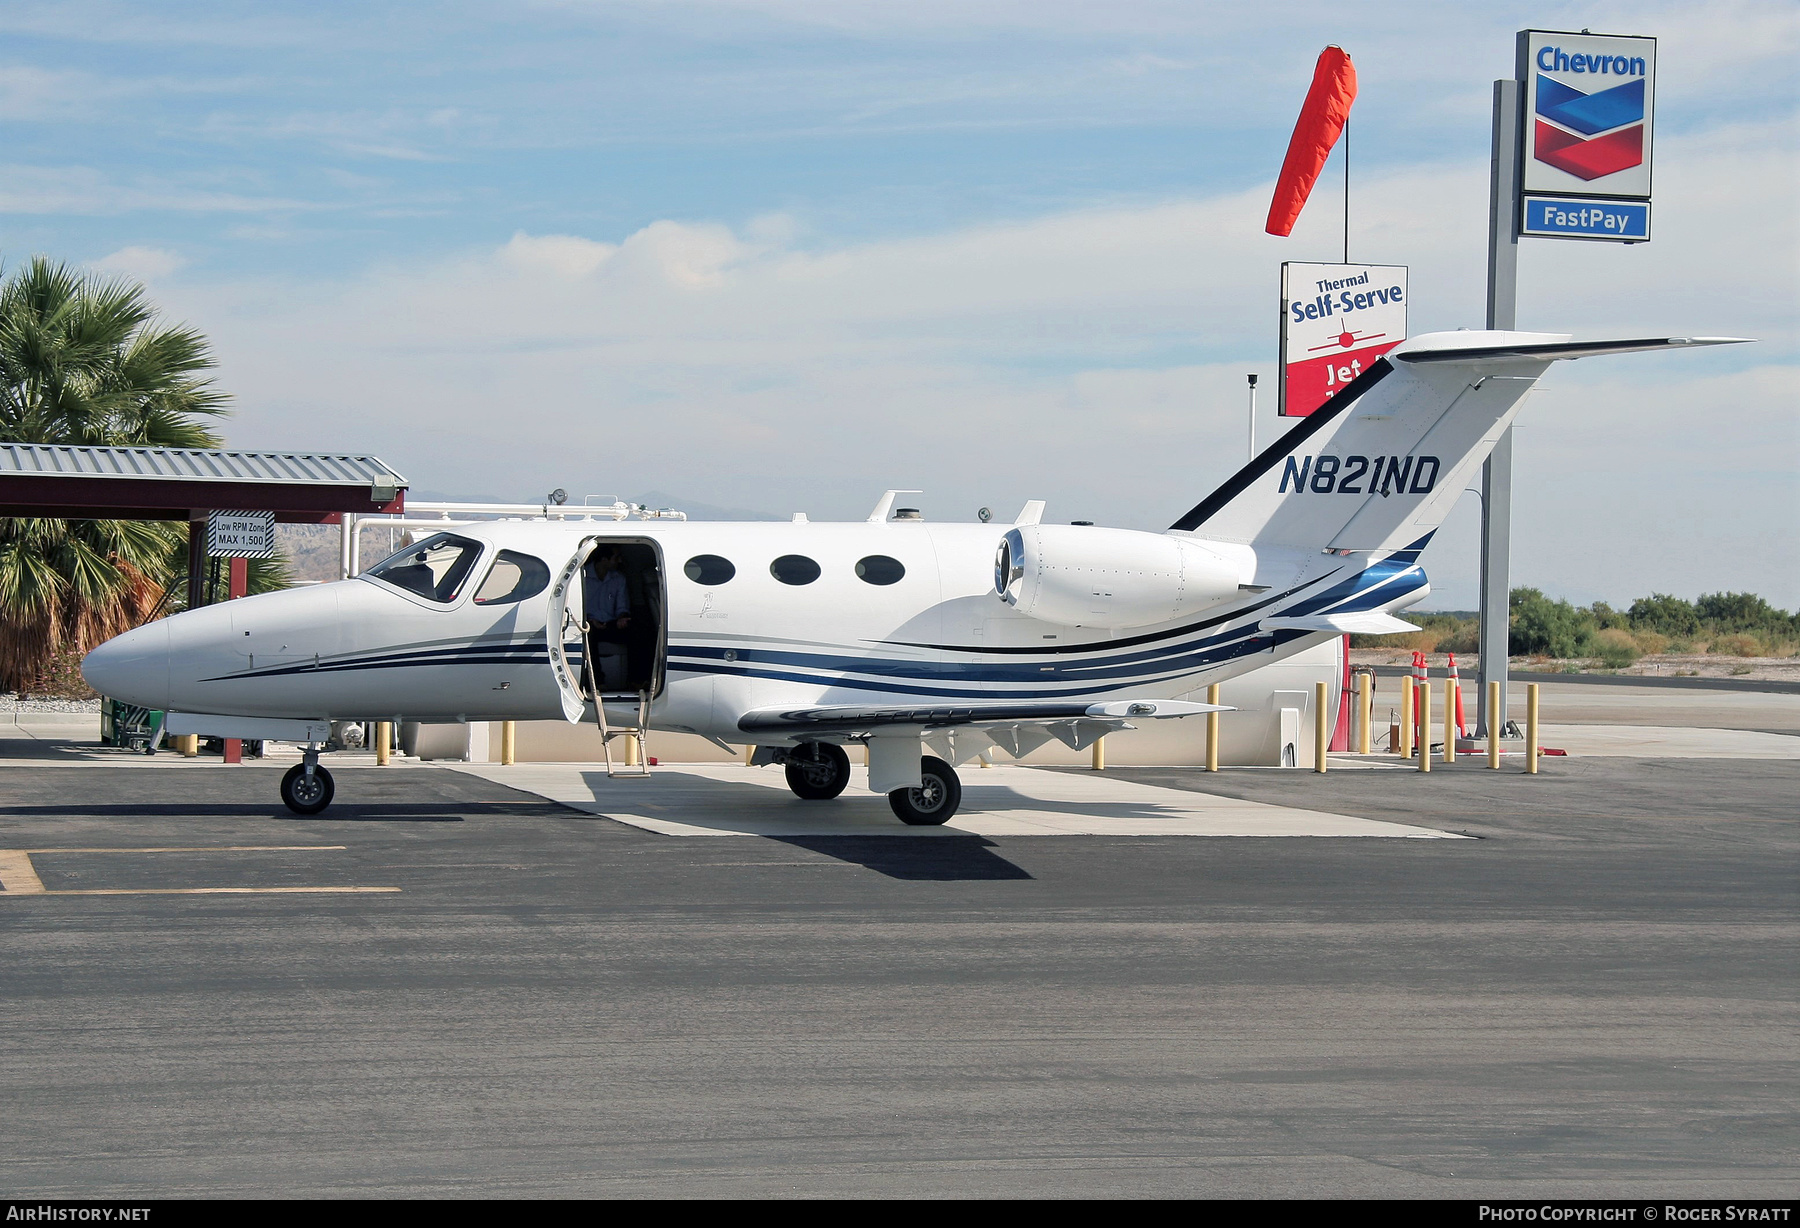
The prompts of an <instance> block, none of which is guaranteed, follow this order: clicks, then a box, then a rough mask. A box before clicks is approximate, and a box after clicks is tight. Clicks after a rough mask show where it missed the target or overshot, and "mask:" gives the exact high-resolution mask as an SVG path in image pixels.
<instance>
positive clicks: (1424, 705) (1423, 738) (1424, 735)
mask: <svg viewBox="0 0 1800 1228" xmlns="http://www.w3.org/2000/svg"><path fill="white" fill-rule="evenodd" d="M1414 689H1415V690H1416V691H1417V692H1418V699H1419V770H1420V771H1421V772H1429V771H1430V770H1431V684H1430V683H1429V682H1427V683H1426V684H1425V685H1424V686H1422V687H1416V688H1414Z"/></svg>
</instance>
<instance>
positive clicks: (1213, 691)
mask: <svg viewBox="0 0 1800 1228" xmlns="http://www.w3.org/2000/svg"><path fill="white" fill-rule="evenodd" d="M1206 702H1207V703H1209V704H1216V703H1218V702H1219V684H1218V683H1216V682H1215V683H1213V684H1212V685H1211V686H1209V687H1207V688H1206ZM1206 770H1207V771H1209V772H1216V771H1218V770H1219V714H1218V713H1217V712H1208V713H1207V714H1206Z"/></svg>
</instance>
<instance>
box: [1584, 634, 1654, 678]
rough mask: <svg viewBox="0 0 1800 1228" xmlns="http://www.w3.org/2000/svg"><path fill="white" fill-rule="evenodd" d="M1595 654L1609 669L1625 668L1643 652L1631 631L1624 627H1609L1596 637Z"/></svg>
mask: <svg viewBox="0 0 1800 1228" xmlns="http://www.w3.org/2000/svg"><path fill="white" fill-rule="evenodd" d="M1594 655H1595V656H1597V657H1599V658H1600V660H1601V662H1602V663H1604V664H1605V666H1606V668H1608V669H1624V668H1625V667H1626V666H1627V665H1630V664H1631V663H1632V662H1633V661H1635V660H1637V659H1638V658H1639V657H1640V656H1642V655H1643V654H1642V653H1641V652H1640V651H1638V646H1637V641H1636V640H1635V639H1633V638H1632V635H1631V632H1629V631H1626V630H1625V629H1624V628H1622V627H1608V628H1606V629H1605V630H1604V631H1602V632H1600V633H1599V634H1598V635H1596V636H1595V637H1594Z"/></svg>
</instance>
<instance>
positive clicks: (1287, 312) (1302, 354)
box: [1280, 263, 1406, 418]
mask: <svg viewBox="0 0 1800 1228" xmlns="http://www.w3.org/2000/svg"><path fill="white" fill-rule="evenodd" d="M1404 340H1406V266H1405V265H1400V264H1293V263H1289V264H1284V265H1282V266H1281V386H1280V401H1281V405H1280V412H1281V413H1282V414H1283V415H1284V416H1285V417H1289V418H1304V417H1306V416H1307V415H1308V414H1310V413H1312V412H1313V411H1314V410H1315V409H1317V408H1319V406H1321V405H1323V404H1325V402H1326V401H1329V400H1330V399H1331V398H1332V397H1333V396H1335V395H1337V393H1338V392H1340V391H1341V390H1342V389H1343V387H1344V385H1345V384H1348V383H1349V382H1350V381H1351V380H1353V379H1355V378H1356V377H1357V376H1359V375H1361V374H1362V373H1363V372H1364V371H1367V370H1368V369H1369V366H1370V365H1371V364H1372V363H1373V362H1374V361H1375V360H1376V359H1377V358H1379V357H1381V356H1382V355H1383V354H1385V353H1387V352H1388V351H1389V350H1391V349H1393V348H1394V347H1395V346H1396V345H1399V344H1400V343H1401V342H1402V341H1404Z"/></svg>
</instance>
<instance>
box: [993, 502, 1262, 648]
mask: <svg viewBox="0 0 1800 1228" xmlns="http://www.w3.org/2000/svg"><path fill="white" fill-rule="evenodd" d="M1239 549H1244V548H1242V547H1240V548H1239ZM1250 570H1251V571H1254V563H1251V565H1250ZM1247 578H1248V577H1247V576H1246V574H1245V566H1244V560H1241V559H1237V558H1228V557H1226V556H1225V554H1223V553H1222V552H1220V551H1218V550H1215V549H1212V548H1210V547H1209V546H1207V545H1203V544H1201V543H1199V542H1195V541H1191V540H1188V539H1186V538H1181V537H1173V536H1171V535H1169V534H1167V533H1143V532H1139V531H1137V530H1135V529H1097V528H1093V527H1091V526H1088V525H1060V524H1039V525H1020V526H1018V527H1016V528H1014V529H1013V530H1012V531H1011V532H1009V533H1007V535H1006V536H1005V538H1003V539H1002V540H1001V542H1000V551H999V554H998V556H997V557H996V558H995V560H994V590H995V592H996V593H997V594H998V595H999V596H1000V598H1001V600H1003V601H1005V602H1006V603H1007V604H1008V605H1010V606H1012V607H1013V608H1014V609H1016V610H1018V611H1019V612H1020V613H1021V614H1027V615H1030V616H1031V617H1032V618H1039V619H1043V620H1044V621H1045V622H1052V623H1057V624H1059V625H1062V626H1067V627H1109V628H1123V627H1148V626H1151V625H1153V624H1156V623H1166V622H1171V621H1173V620H1175V619H1177V618H1180V617H1182V616H1183V615H1185V614H1190V613H1192V612H1193V611H1195V610H1198V609H1201V608H1202V607H1205V606H1209V605H1216V604H1218V603H1219V602H1221V601H1225V600H1227V599H1229V598H1234V597H1237V596H1239V595H1240V594H1239V590H1238V585H1239V584H1240V583H1241V582H1243V580H1245V579H1247Z"/></svg>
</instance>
